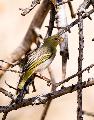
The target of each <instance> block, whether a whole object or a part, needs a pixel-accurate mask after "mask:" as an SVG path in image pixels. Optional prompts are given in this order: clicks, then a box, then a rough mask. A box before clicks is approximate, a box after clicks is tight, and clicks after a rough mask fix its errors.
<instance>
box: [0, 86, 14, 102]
mask: <svg viewBox="0 0 94 120" xmlns="http://www.w3.org/2000/svg"><path fill="white" fill-rule="evenodd" d="M0 92H2V93H3V94H4V95H5V96H8V97H9V98H11V99H12V100H14V95H13V94H12V93H11V92H8V91H7V90H5V89H3V88H1V87H0Z"/></svg>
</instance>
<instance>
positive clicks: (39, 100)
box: [0, 80, 94, 113]
mask: <svg viewBox="0 0 94 120" xmlns="http://www.w3.org/2000/svg"><path fill="white" fill-rule="evenodd" d="M93 85H94V80H92V81H87V82H86V81H85V82H82V88H87V87H90V86H93ZM78 89H79V85H78V84H75V85H72V86H69V87H63V89H60V90H58V91H55V92H52V93H48V94H46V95H42V96H36V97H33V98H28V99H23V101H22V102H21V103H18V104H15V103H14V104H12V105H9V106H0V113H2V112H10V111H12V110H17V109H19V108H22V107H25V106H29V105H40V104H45V103H46V102H47V101H48V100H50V99H55V98H58V97H60V96H62V95H65V94H68V93H72V92H74V91H76V90H78Z"/></svg>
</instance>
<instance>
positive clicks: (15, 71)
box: [0, 68, 22, 73]
mask: <svg viewBox="0 0 94 120" xmlns="http://www.w3.org/2000/svg"><path fill="white" fill-rule="evenodd" d="M0 70H2V71H10V72H14V73H22V72H20V71H17V70H12V69H7V70H6V69H3V68H0Z"/></svg>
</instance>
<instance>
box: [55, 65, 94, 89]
mask: <svg viewBox="0 0 94 120" xmlns="http://www.w3.org/2000/svg"><path fill="white" fill-rule="evenodd" d="M92 67H94V64H91V65H89V66H88V67H86V68H85V69H83V70H82V71H79V72H77V73H75V74H74V75H71V76H69V77H68V78H66V79H65V80H63V81H61V82H59V83H56V87H58V86H60V85H61V84H63V83H65V82H68V81H69V80H71V79H72V78H74V77H76V76H78V75H80V74H82V73H83V72H85V71H89V70H90V69H91V68H92Z"/></svg>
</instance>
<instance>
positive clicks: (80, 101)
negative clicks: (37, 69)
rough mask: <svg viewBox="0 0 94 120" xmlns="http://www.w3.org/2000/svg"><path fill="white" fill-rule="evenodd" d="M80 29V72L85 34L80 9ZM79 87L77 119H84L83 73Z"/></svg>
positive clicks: (79, 77)
mask: <svg viewBox="0 0 94 120" xmlns="http://www.w3.org/2000/svg"><path fill="white" fill-rule="evenodd" d="M78 19H79V22H78V29H79V49H78V50H79V56H78V72H79V71H82V61H83V48H84V36H83V19H82V12H79V11H78ZM77 83H78V84H79V89H78V90H77V103H78V107H77V120H83V117H82V73H81V74H80V75H78V82H77Z"/></svg>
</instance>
